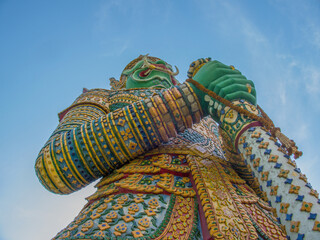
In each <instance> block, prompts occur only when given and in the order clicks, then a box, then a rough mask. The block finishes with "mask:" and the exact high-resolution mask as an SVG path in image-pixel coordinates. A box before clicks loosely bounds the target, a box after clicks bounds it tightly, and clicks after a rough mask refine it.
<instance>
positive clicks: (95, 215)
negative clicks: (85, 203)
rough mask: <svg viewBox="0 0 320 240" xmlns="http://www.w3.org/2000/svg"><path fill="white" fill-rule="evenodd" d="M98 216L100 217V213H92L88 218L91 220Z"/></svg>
mask: <svg viewBox="0 0 320 240" xmlns="http://www.w3.org/2000/svg"><path fill="white" fill-rule="evenodd" d="M99 217H101V215H100V214H99V213H94V214H92V215H91V216H90V218H91V219H92V220H94V219H97V218H99Z"/></svg>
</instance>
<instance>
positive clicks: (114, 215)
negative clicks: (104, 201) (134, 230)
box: [106, 211, 118, 222]
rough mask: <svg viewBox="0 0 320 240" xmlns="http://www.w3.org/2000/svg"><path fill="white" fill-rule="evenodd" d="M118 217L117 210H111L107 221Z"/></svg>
mask: <svg viewBox="0 0 320 240" xmlns="http://www.w3.org/2000/svg"><path fill="white" fill-rule="evenodd" d="M117 217H118V213H117V212H115V211H112V212H109V213H108V214H107V215H106V221H107V222H112V219H115V218H117Z"/></svg>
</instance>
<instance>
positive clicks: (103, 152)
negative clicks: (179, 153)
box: [35, 84, 202, 194]
mask: <svg viewBox="0 0 320 240" xmlns="http://www.w3.org/2000/svg"><path fill="white" fill-rule="evenodd" d="M81 107H84V106H82V105H81V104H79V105H77V106H76V107H75V108H72V109H70V110H69V112H68V113H67V114H66V115H65V116H64V118H66V119H68V118H69V120H70V122H69V123H70V124H68V126H67V127H66V126H64V127H61V126H59V127H58V130H57V131H55V133H54V134H53V136H52V137H50V139H49V141H48V142H47V143H46V144H45V146H44V147H43V148H42V150H41V151H40V153H39V155H38V158H37V160H36V165H35V169H36V173H37V176H38V178H39V179H40V181H41V182H42V184H43V185H44V186H45V187H46V188H47V189H48V190H50V191H52V192H54V193H59V194H68V193H71V192H74V191H76V190H78V189H80V188H82V187H84V186H86V185H87V184H89V183H90V182H92V181H94V180H95V179H97V178H99V177H101V176H103V175H107V174H109V173H110V172H112V171H113V170H114V169H116V168H119V167H121V166H122V165H123V164H125V163H126V162H128V161H129V160H131V159H133V158H135V157H137V156H138V155H140V154H142V153H145V152H147V151H149V150H151V149H153V148H155V147H157V146H158V145H159V144H160V143H161V142H166V141H168V140H169V138H170V137H174V136H176V133H177V132H180V131H183V130H184V129H185V128H188V127H191V125H192V124H193V123H197V122H199V121H200V119H201V114H202V113H201V107H200V105H199V103H198V100H197V97H196V95H195V93H194V92H193V89H192V88H191V87H190V86H189V85H188V84H182V85H180V86H178V87H175V88H172V89H170V90H166V91H164V92H162V93H159V94H156V95H153V96H152V97H151V98H148V99H144V100H142V101H139V102H136V103H134V104H131V105H129V106H127V107H124V108H122V109H119V110H117V111H114V112H111V113H104V112H103V110H102V109H100V111H99V107H97V106H94V105H91V106H89V107H90V109H89V110H90V111H88V109H86V111H85V112H87V115H92V114H93V113H94V112H96V115H94V116H93V118H94V119H92V120H91V119H86V120H85V121H84V122H83V123H79V124H77V123H76V122H75V121H74V120H75V119H77V118H78V117H79V116H76V115H77V114H78V115H79V111H81ZM82 110H84V109H82ZM72 116H73V117H72ZM72 118H73V119H72ZM66 121H67V120H65V121H64V123H65V122H66ZM60 125H61V124H60Z"/></svg>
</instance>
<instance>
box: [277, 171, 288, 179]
mask: <svg viewBox="0 0 320 240" xmlns="http://www.w3.org/2000/svg"><path fill="white" fill-rule="evenodd" d="M288 174H289V170H284V169H280V173H279V174H278V177H282V178H287V177H288Z"/></svg>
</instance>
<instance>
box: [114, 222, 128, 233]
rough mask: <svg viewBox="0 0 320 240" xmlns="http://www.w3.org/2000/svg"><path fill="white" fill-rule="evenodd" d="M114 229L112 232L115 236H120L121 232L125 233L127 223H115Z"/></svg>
mask: <svg viewBox="0 0 320 240" xmlns="http://www.w3.org/2000/svg"><path fill="white" fill-rule="evenodd" d="M114 230H115V231H114V232H113V234H114V235H116V236H120V235H121V234H122V233H125V232H126V231H127V225H126V224H125V223H120V224H118V225H116V227H115V228H114Z"/></svg>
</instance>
